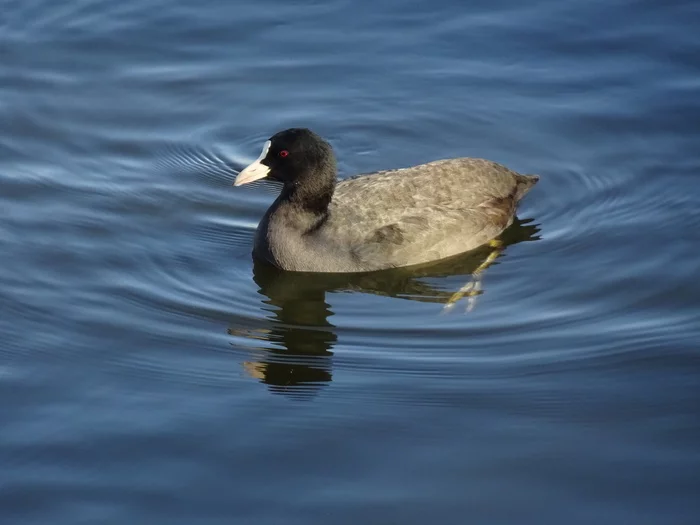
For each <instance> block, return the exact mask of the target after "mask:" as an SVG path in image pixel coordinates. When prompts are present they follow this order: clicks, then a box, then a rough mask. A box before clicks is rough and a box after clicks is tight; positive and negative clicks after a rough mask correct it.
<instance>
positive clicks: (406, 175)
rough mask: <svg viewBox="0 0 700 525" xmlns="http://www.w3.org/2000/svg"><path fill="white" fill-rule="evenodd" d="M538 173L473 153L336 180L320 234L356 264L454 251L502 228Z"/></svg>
mask: <svg viewBox="0 0 700 525" xmlns="http://www.w3.org/2000/svg"><path fill="white" fill-rule="evenodd" d="M537 180H538V177H537V176H534V175H520V174H518V173H516V172H514V171H512V170H509V169H508V168H506V167H505V166H502V165H500V164H498V163H495V162H491V161H488V160H483V159H472V158H458V159H446V160H438V161H434V162H430V163H427V164H422V165H419V166H414V167H411V168H403V169H397V170H390V171H382V172H378V173H373V174H367V175H358V176H355V177H352V178H350V179H346V180H344V181H341V182H339V183H338V185H337V187H336V190H335V194H334V196H333V200H332V202H331V206H330V208H329V212H330V216H329V219H328V221H327V222H326V224H325V225H324V227H323V228H321V229H320V230H319V231H318V232H317V235H318V236H319V237H320V238H321V239H322V242H323V243H329V242H333V243H335V244H336V246H337V247H338V248H339V249H338V251H337V252H336V253H337V256H338V257H345V258H346V259H348V258H349V259H351V260H352V263H349V262H348V261H347V260H346V261H344V262H345V263H349V264H351V265H355V266H356V267H357V269H358V270H373V269H380V268H387V267H393V266H404V265H409V264H419V263H422V262H427V261H432V260H435V259H440V258H444V257H449V256H451V255H455V254H457V253H461V252H464V251H467V250H470V249H473V248H476V247H477V246H480V245H482V244H484V243H486V242H488V241H489V240H491V239H493V238H494V237H496V236H497V235H498V234H499V233H501V232H502V231H503V230H504V229H505V228H506V227H507V226H508V225H509V224H510V223H511V222H512V220H513V216H514V212H515V207H516V205H517V202H518V201H519V200H520V199H521V198H522V197H523V196H524V195H525V193H527V191H528V190H529V189H530V188H531V187H532V186H533V185H534V184H535V183H536V182H537ZM339 264H340V261H339Z"/></svg>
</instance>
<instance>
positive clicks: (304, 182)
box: [234, 128, 336, 190]
mask: <svg viewBox="0 0 700 525" xmlns="http://www.w3.org/2000/svg"><path fill="white" fill-rule="evenodd" d="M335 177H336V161H335V155H333V148H331V145H330V144H329V143H328V142H326V141H325V140H323V139H322V138H321V137H319V136H318V135H316V134H315V133H314V132H313V131H311V130H308V129H305V128H292V129H287V130H284V131H280V132H279V133H275V134H274V135H273V136H272V137H270V139H269V140H268V141H267V142H265V145H264V146H263V150H262V153H261V154H260V157H258V159H257V160H255V162H253V163H251V164H250V165H249V166H248V167H246V168H245V169H244V170H243V171H241V172H240V173H239V174H238V177H236V181H235V182H234V185H235V186H240V185H242V184H247V183H249V182H253V181H254V180H258V179H262V178H268V179H273V180H277V181H280V182H282V183H284V185H285V186H289V187H290V189H291V188H292V187H303V186H309V188H308V189H309V190H312V189H313V188H314V187H316V188H317V189H320V187H322V186H326V185H327V184H328V182H329V180H330V181H332V182H333V183H334V182H335Z"/></svg>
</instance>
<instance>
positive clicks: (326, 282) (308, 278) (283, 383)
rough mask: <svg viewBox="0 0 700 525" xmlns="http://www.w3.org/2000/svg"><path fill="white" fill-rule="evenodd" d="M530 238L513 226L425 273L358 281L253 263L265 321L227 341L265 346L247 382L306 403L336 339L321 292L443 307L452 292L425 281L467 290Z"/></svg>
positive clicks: (324, 375) (531, 229)
mask: <svg viewBox="0 0 700 525" xmlns="http://www.w3.org/2000/svg"><path fill="white" fill-rule="evenodd" d="M538 232H539V228H538V227H537V225H536V224H533V223H532V220H531V219H528V220H519V219H517V218H516V220H515V221H514V222H513V225H512V226H510V227H509V228H508V229H507V230H506V231H505V232H503V233H502V234H501V235H500V236H499V240H500V241H501V244H500V246H499V247H497V248H493V247H482V248H479V249H477V250H473V251H471V252H468V253H465V254H461V255H458V256H455V257H451V258H449V259H445V260H442V261H438V262H436V263H432V264H428V265H421V266H419V267H415V266H414V267H411V268H396V269H392V270H383V271H378V272H371V273H363V274H315V273H299V272H284V271H281V270H278V269H276V268H274V267H272V266H270V265H267V264H265V263H261V262H258V261H256V262H255V264H254V269H253V272H254V276H253V278H254V280H255V282H256V284H257V285H258V286H259V287H260V289H259V293H260V294H261V295H262V296H263V297H264V299H263V303H265V304H266V305H267V306H266V307H265V308H264V309H265V310H268V311H270V312H271V316H270V318H268V319H267V320H265V321H263V325H262V326H258V327H255V328H253V327H251V326H242V325H241V324H240V323H234V324H232V325H231V327H230V328H229V333H230V334H232V335H237V336H244V337H246V338H249V339H259V340H263V341H265V342H267V343H268V344H267V345H266V346H265V347H264V348H263V347H260V348H259V349H258V350H257V351H256V352H255V353H256V355H255V358H254V360H251V361H246V362H245V363H244V367H245V369H246V371H247V373H248V374H249V375H250V376H251V377H253V378H256V379H259V380H260V381H261V382H263V383H265V384H267V385H268V387H269V389H270V391H272V392H275V393H282V394H286V395H290V396H294V397H300V398H308V397H312V396H313V395H314V394H315V393H316V392H318V390H319V389H320V388H322V387H323V386H324V385H326V384H327V383H329V382H330V381H331V380H332V357H333V352H332V348H333V346H334V345H335V343H336V341H337V339H338V338H337V335H336V333H335V330H334V328H335V327H334V325H332V324H331V323H330V322H329V320H328V318H329V317H330V316H331V315H333V312H332V311H331V306H330V305H329V304H328V303H327V302H326V294H327V292H343V291H357V292H364V293H371V294H376V295H383V296H389V297H397V298H403V299H408V300H412V301H423V302H431V303H437V304H443V305H446V304H448V303H449V302H450V301H451V300H454V297H455V292H457V290H449V291H445V290H441V289H438V288H436V287H435V286H432V285H431V284H430V283H429V282H428V281H427V280H426V279H430V278H439V277H443V278H444V277H450V276H459V277H463V279H460V285H461V284H463V283H464V282H469V281H471V280H472V279H473V274H474V272H475V271H477V272H478V273H479V274H480V273H481V272H482V271H483V270H484V269H485V263H486V262H489V261H492V260H493V259H494V258H495V256H497V255H499V254H500V253H501V252H502V251H503V249H505V248H506V247H507V246H509V245H512V244H516V243H519V242H523V241H533V240H537V239H539V237H538V235H537V233H538ZM463 288H465V287H463ZM472 288H473V287H472ZM478 293H482V292H481V291H478ZM270 346H272V348H270Z"/></svg>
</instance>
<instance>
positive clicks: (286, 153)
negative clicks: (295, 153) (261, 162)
mask: <svg viewBox="0 0 700 525" xmlns="http://www.w3.org/2000/svg"><path fill="white" fill-rule="evenodd" d="M287 155H289V152H288V151H287V150H286V149H283V150H282V151H280V157H282V158H285V157H286V156H287Z"/></svg>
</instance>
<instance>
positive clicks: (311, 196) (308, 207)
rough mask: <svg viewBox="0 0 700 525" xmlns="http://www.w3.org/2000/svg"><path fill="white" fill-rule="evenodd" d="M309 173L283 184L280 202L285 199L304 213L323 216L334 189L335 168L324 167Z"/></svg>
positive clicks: (326, 212)
mask: <svg viewBox="0 0 700 525" xmlns="http://www.w3.org/2000/svg"><path fill="white" fill-rule="evenodd" d="M310 175H311V176H307V177H302V178H299V179H298V180H297V181H295V182H294V183H289V184H285V185H284V188H283V189H282V195H281V197H282V202H284V201H286V202H287V203H289V204H290V205H291V206H293V207H295V208H297V209H298V210H299V211H300V212H301V213H304V214H311V215H316V216H319V217H321V216H325V215H327V214H328V206H329V205H330V203H331V200H332V199H333V192H334V191H335V181H336V172H335V169H333V170H328V169H326V170H322V171H321V172H319V173H315V174H310Z"/></svg>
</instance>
